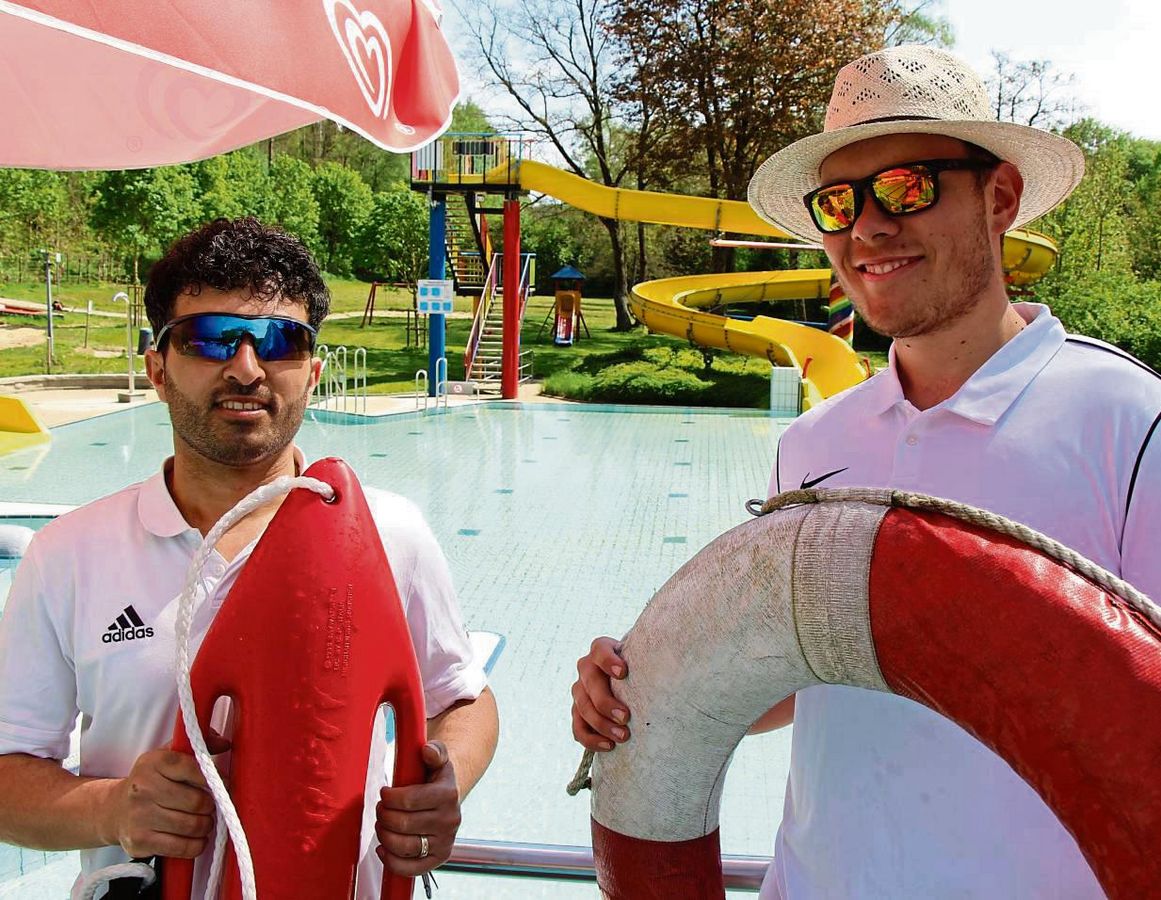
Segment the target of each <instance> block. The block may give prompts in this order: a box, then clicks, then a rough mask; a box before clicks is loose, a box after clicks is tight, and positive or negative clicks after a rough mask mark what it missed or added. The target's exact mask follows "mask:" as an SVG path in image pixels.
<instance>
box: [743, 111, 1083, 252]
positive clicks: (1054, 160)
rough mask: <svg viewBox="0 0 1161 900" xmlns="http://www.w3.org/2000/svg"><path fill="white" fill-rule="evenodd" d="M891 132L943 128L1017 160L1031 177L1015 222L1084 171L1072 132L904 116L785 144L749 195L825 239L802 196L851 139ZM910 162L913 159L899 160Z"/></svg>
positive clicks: (775, 219)
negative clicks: (1063, 133) (827, 161)
mask: <svg viewBox="0 0 1161 900" xmlns="http://www.w3.org/2000/svg"><path fill="white" fill-rule="evenodd" d="M888 134H939V135H945V136H947V137H953V138H959V139H960V140H962V141H968V142H969V143H972V144H976V145H978V146H980V147H983V148H984V149H986V150H989V151H991V152H992V153H994V154H995V155H996V156H998V157H999V158H1000V159H1002V160H1005V161H1007V162H1010V163H1012V164H1013V165H1014V166H1015V167H1016V168H1017V169H1019V170H1020V174H1021V175H1022V176H1023V177H1024V194H1023V196H1022V197H1021V200H1020V211H1019V213H1018V214H1017V216H1016V221H1015V222H1013V223H1012V227H1013V228H1018V227H1019V226H1021V225H1024V224H1025V223H1027V222H1031V221H1032V220H1033V219H1036V218H1038V217H1040V216H1042V215H1044V214H1045V213H1046V212H1048V211H1049V210H1050V209H1052V208H1054V207H1055V206H1056V205H1057V204H1059V203H1060V202H1061V201H1063V200H1064V199H1065V198H1066V197H1067V196H1068V195H1069V194H1071V193H1072V191H1073V189H1074V188H1075V187H1076V186H1077V185H1078V184H1080V180H1081V178H1082V177H1083V176H1084V154H1083V153H1081V151H1080V148H1079V147H1077V146H1076V144H1074V143H1073V142H1072V141H1070V140H1068V139H1067V138H1063V137H1060V136H1059V135H1055V134H1052V133H1051V132H1048V131H1042V130H1040V129H1039V128H1031V127H1029V126H1027V125H1017V124H1015V123H1013V122H981V121H979V120H978V119H971V120H963V121H954V120H947V119H897V120H892V121H890V122H872V123H868V124H864V125H851V126H849V127H847V128H841V129H836V130H834V131H824V132H822V133H821V134H813V135H810V136H809V137H805V138H803V139H802V140H799V141H795V142H794V143H793V144H790V145H789V146H788V147H784V148H783V149H782V150H779V151H778V152H777V153H775V154H774V155H773V156H771V157H770V158H769V159H768V160H766V161H765V162H764V163H762V165H761V166H760V167H759V168H758V171H757V172H756V173H755V174H754V177H753V178H752V179H751V181H750V188H749V192H748V199H749V201H750V206H752V207H753V208H754V211H755V212H756V213H757V214H758V215H759V216H761V217H762V218H763V219H765V220H766V221H767V222H770V223H771V224H773V225H777V226H778V227H779V228H781V229H783V230H784V231H787V232H789V233H790V234H792V235H794V236H795V237H797V238H800V239H801V240H804V241H817V240H818V239H819V236H820V235H819V231H818V229H817V228H815V226H814V222H813V221H812V220H811V218H810V214H809V213H808V212H807V211H806V206H805V205H804V204H803V202H802V198H803V197H805V196H806V195H807V194H809V193H810V192H811V191H813V190H814V189H815V188H817V187H819V186H820V185H821V184H822V176H821V174H820V172H819V169H820V168H821V166H822V162H823V160H825V159H826V158H827V157H828V156H830V155H831V154H832V153H834V152H835V151H836V150H840V149H841V148H843V147H846V146H847V145H849V144H853V143H855V142H856V141H865V140H868V139H869V138H874V137H881V136H883V135H888ZM899 162H905V160H899Z"/></svg>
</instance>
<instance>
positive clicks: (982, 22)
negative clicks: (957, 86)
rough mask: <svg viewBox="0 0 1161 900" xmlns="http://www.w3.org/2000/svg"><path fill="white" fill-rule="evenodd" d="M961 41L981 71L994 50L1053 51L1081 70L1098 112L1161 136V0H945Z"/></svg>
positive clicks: (1067, 68) (1064, 66) (1078, 91)
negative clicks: (1160, 0) (1086, 0)
mask: <svg viewBox="0 0 1161 900" xmlns="http://www.w3.org/2000/svg"><path fill="white" fill-rule="evenodd" d="M942 10H943V13H944V15H946V17H947V18H948V19H949V20H950V21H951V24H952V26H953V28H954V29H955V35H956V43H955V46H954V47H953V49H954V50H955V52H957V53H959V54H960V55H961V56H963V57H964V59H966V60H967V61H968V62H970V63H972V64H973V65H974V66H975V68H976V69H977V71H980V72H983V73H987V72H989V71H991V69H992V59H991V55H990V51H991V50H1001V51H1005V52H1007V53H1008V54H1009V55H1010V56H1011V57H1012V59H1013V60H1036V59H1046V60H1049V61H1051V62H1052V63H1053V68H1054V69H1055V70H1056V71H1059V72H1062V73H1064V74H1073V75H1075V76H1076V80H1075V82H1074V84H1073V88H1072V89H1073V92H1074V93H1075V95H1076V97H1077V99H1078V100H1080V102H1081V103H1082V104H1083V106H1084V107H1085V110H1086V113H1087V114H1088V115H1090V116H1092V117H1093V118H1095V119H1098V120H1100V121H1102V122H1104V123H1105V124H1107V125H1112V126H1114V127H1116V128H1119V129H1122V130H1124V131H1128V132H1130V133H1131V134H1133V135H1135V136H1137V137H1143V138H1149V139H1151V140H1156V141H1161V65H1159V63H1161V2H1158V0H1088V2H1080V0H943V5H942Z"/></svg>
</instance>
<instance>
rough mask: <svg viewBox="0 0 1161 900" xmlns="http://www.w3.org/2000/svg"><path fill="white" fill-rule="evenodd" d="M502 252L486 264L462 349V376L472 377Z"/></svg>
mask: <svg viewBox="0 0 1161 900" xmlns="http://www.w3.org/2000/svg"><path fill="white" fill-rule="evenodd" d="M503 257H504V254H502V253H493V254H492V262H491V264H490V265H489V266H488V277H487V278H485V279H484V292H483V293H482V294H480V302H479V303H478V304H476V314H475V315H474V316H473V317H472V330H471V331H470V332H469V333H468V346H467V348H466V349H465V350H464V377H465V378H471V377H472V366H474V365H475V364H476V354H477V353H479V352H480V338H481V337H483V334H484V320H485V319H486V318H487V317H488V310H489V309H490V308H491V306H492V301H493V300H494V299H495V296H496V281H497V279H498V275H499V267H500V264H501V262H502V261H503Z"/></svg>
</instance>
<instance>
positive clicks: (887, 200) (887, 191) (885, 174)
mask: <svg viewBox="0 0 1161 900" xmlns="http://www.w3.org/2000/svg"><path fill="white" fill-rule="evenodd" d="M996 165H998V162H997V161H992V160H984V159H928V160H924V161H922V162H913V163H905V164H903V165H899V166H892V167H891V168H890V169H884V170H883V171H882V172H877V173H876V174H874V175H869V176H868V177H866V178H860V179H858V180H857V181H839V182H835V183H834V184H824V185H823V186H822V187H820V188H818V189H817V190H813V191H811V192H810V193H809V194H807V195H806V196H805V197H803V198H802V199H803V201H804V202H805V203H806V208H807V210H809V212H810V218H811V219H813V220H814V224H815V227H817V228H818V230H819V231H821V232H822V233H823V234H836V233H838V232H840V231H846V230H847V229H848V228H851V227H853V226H854V224H855V222H856V221H857V220H858V218H859V215H860V213H862V211H863V202H864V199H865V197H866V195H867V189H868V188H870V193H871V197H872V198H873V199H874V201H875V205H877V206H878V207H879V209H881V210H883V212H885V213H886V214H887V215H889V216H906V215H910V214H911V213H917V212H920V211H922V210H925V209H930V208H931V207H933V206H935V204H936V203H938V202H939V173H940V172H947V171H957V170H970V171H982V170H984V169H991V168H994V167H995V166H996Z"/></svg>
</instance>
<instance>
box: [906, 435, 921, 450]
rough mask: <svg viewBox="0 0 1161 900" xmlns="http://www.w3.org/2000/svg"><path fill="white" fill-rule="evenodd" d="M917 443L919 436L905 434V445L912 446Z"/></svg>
mask: <svg viewBox="0 0 1161 900" xmlns="http://www.w3.org/2000/svg"><path fill="white" fill-rule="evenodd" d="M918 443H919V438H917V437H916V436H915V435H913V434H909V435H907V446H908V447H914V446H915V445H916V444H918Z"/></svg>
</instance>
